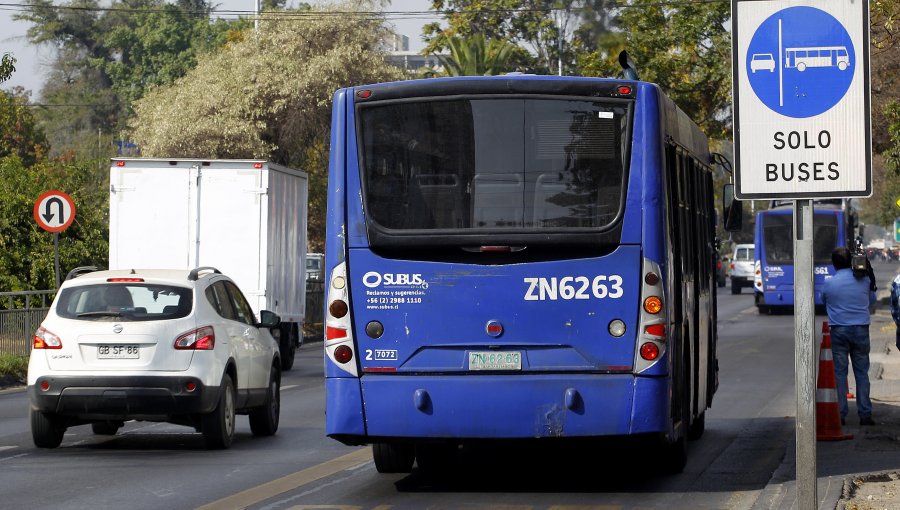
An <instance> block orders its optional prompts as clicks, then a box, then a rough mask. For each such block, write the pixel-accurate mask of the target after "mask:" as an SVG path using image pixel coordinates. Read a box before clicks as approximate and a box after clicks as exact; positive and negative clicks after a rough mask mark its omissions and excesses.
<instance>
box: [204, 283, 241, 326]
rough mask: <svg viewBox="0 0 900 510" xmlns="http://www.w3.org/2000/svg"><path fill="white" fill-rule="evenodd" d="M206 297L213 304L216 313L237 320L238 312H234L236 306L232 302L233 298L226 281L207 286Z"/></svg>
mask: <svg viewBox="0 0 900 510" xmlns="http://www.w3.org/2000/svg"><path fill="white" fill-rule="evenodd" d="M206 299H207V300H208V301H209V304H211V305H212V307H213V309H215V310H216V313H218V314H219V315H221V316H222V317H224V318H226V319H230V320H233V321H235V320H237V314H235V312H234V306H233V305H232V304H231V298H230V297H229V296H228V290H227V289H226V288H225V282H222V281H219V282H216V283H214V284H212V285H210V286H209V287H207V288H206Z"/></svg>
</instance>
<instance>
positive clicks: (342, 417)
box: [326, 374, 669, 443]
mask: <svg viewBox="0 0 900 510" xmlns="http://www.w3.org/2000/svg"><path fill="white" fill-rule="evenodd" d="M667 385H668V381H667V379H666V378H652V377H634V376H633V375H631V374H550V375H524V374H518V375H459V376H451V375H446V376H439V375H430V376H406V375H403V376H400V375H365V376H363V377H362V378H361V379H354V378H328V379H326V391H327V393H328V398H327V404H326V433H327V435H329V436H331V437H335V438H336V439H339V440H341V441H344V442H348V443H365V442H366V438H367V437H370V438H388V437H393V438H460V439H465V438H472V439H475V438H491V439H494V438H496V439H499V438H510V439H515V438H523V439H524V438H542V437H599V436H613V435H630V434H644V433H665V432H667V431H668V427H669V420H668V416H669V403H668V393H669V392H668V388H667ZM355 392H356V393H355ZM337 399H340V400H341V402H337ZM363 401H365V404H363Z"/></svg>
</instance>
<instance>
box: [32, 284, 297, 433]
mask: <svg viewBox="0 0 900 510" xmlns="http://www.w3.org/2000/svg"><path fill="white" fill-rule="evenodd" d="M94 269H95V268H78V269H76V270H73V271H72V272H71V273H70V274H69V276H67V277H66V281H65V282H64V283H63V284H62V285H61V286H60V289H59V292H58V293H57V295H56V298H55V299H54V300H53V303H52V304H51V305H50V310H49V312H48V313H47V317H46V318H45V319H44V321H43V322H42V323H41V326H40V327H39V328H38V330H37V331H36V332H35V334H34V339H33V342H32V351H31V358H30V359H29V363H28V396H29V400H30V419H31V434H32V438H33V440H34V444H35V445H36V446H38V447H41V448H56V447H57V446H59V445H60V443H61V442H62V439H63V435H64V434H65V431H66V429H67V428H68V427H72V426H76V425H82V424H91V427H92V429H93V432H94V433H95V434H101V435H114V434H115V433H116V432H117V431H118V429H119V428H121V427H122V426H123V425H124V422H125V421H127V420H147V421H161V422H170V423H176V424H180V425H187V426H190V427H193V428H194V429H195V430H196V431H197V432H200V433H202V434H203V439H204V441H205V442H206V445H207V447H209V448H228V447H229V446H230V445H231V443H232V440H233V439H234V431H235V415H236V414H247V415H249V417H250V430H251V431H252V432H253V434H254V435H257V436H270V435H273V434H275V432H276V431H277V430H278V420H279V415H280V402H281V396H280V386H281V360H280V359H279V356H280V354H279V350H278V344H277V343H276V342H275V340H274V339H273V337H272V334H271V331H270V330H271V329H272V328H277V327H278V325H279V321H280V319H279V317H278V316H277V315H275V314H274V313H272V312H270V311H267V310H263V311H261V312H260V316H261V317H260V320H257V319H256V317H255V316H254V314H253V309H252V308H251V307H250V304H249V303H248V302H247V299H246V298H245V297H244V294H243V293H242V292H241V291H240V289H238V287H237V285H236V284H235V283H234V281H232V280H231V278H229V277H227V276H225V275H223V274H221V273H220V272H219V271H218V270H216V269H214V268H208V267H201V268H196V269H194V270H191V271H187V270H174V269H171V270H170V269H166V270H140V269H139V270H134V269H132V270H115V271H96V270H94Z"/></svg>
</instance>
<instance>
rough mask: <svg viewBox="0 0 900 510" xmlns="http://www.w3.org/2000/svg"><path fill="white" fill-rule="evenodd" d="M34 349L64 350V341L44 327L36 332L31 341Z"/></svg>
mask: <svg viewBox="0 0 900 510" xmlns="http://www.w3.org/2000/svg"><path fill="white" fill-rule="evenodd" d="M31 348H32V349H62V340H60V338H59V337H58V336H56V335H55V334H53V333H51V332H50V331H49V330H48V329H46V328H44V327H43V326H41V327H39V328H38V330H37V331H35V332H34V337H33V338H32V339H31Z"/></svg>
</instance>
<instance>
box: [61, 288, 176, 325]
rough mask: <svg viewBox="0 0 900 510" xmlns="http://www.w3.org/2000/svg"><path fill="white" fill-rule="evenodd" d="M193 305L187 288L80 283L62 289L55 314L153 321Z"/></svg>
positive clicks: (64, 316) (67, 316)
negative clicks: (79, 284)
mask: <svg viewBox="0 0 900 510" xmlns="http://www.w3.org/2000/svg"><path fill="white" fill-rule="evenodd" d="M192 308H193V293H192V291H191V289H190V288H186V287H175V286H169V285H151V284H146V283H129V284H114V285H110V284H98V285H81V286H77V287H69V288H66V289H63V291H62V292H61V293H60V295H59V301H58V302H57V304H56V314H57V315H58V316H60V317H63V318H66V319H83V320H96V319H98V318H104V317H113V318H115V319H116V320H133V321H153V320H165V319H178V318H181V317H186V316H187V315H188V314H189V313H191V309H192Z"/></svg>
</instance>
